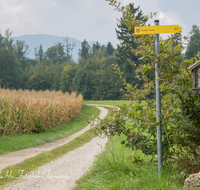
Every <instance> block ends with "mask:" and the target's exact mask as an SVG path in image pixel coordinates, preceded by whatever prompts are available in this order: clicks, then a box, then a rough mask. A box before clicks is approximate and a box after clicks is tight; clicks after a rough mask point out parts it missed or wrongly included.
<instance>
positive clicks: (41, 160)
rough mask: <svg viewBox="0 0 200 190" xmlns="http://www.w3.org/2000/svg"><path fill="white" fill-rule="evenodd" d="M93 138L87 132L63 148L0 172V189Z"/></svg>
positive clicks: (89, 132)
mask: <svg viewBox="0 0 200 190" xmlns="http://www.w3.org/2000/svg"><path fill="white" fill-rule="evenodd" d="M94 137H95V135H94V134H93V133H91V131H90V130H89V131H87V132H85V133H84V134H83V135H80V136H79V137H77V138H75V139H74V140H72V141H70V142H69V143H67V144H66V145H64V146H61V147H59V148H56V149H54V150H52V151H48V152H43V153H41V154H39V155H37V156H35V157H34V158H29V159H27V160H25V161H24V162H22V163H20V164H16V165H15V166H10V167H6V168H5V169H3V170H2V171H1V174H0V188H3V187H5V185H8V183H11V182H13V181H15V180H19V179H21V178H22V177H23V176H26V175H28V174H29V173H30V172H31V171H34V170H36V169H37V168H38V167H39V166H42V165H44V164H46V163H49V162H50V161H52V160H55V159H57V158H59V157H60V156H62V155H64V154H66V153H67V152H69V151H71V150H74V149H76V148H78V147H81V146H82V145H84V144H85V143H87V142H89V141H90V140H92V139H93V138H94ZM22 171H23V175H22ZM6 174H7V175H6Z"/></svg>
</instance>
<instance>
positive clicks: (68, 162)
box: [0, 107, 108, 190]
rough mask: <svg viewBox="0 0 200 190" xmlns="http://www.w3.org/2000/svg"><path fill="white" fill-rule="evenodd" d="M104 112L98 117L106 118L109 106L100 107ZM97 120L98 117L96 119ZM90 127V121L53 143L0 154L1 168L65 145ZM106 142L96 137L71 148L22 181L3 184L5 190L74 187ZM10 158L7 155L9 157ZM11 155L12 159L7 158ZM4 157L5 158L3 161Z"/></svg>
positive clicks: (67, 189) (43, 189)
mask: <svg viewBox="0 0 200 190" xmlns="http://www.w3.org/2000/svg"><path fill="white" fill-rule="evenodd" d="M98 108H99V109H100V110H101V112H100V115H99V117H100V118H101V119H103V118H105V116H106V115H107V113H108V110H107V109H105V108H103V107H98ZM95 123H96V121H95ZM90 128H91V125H88V126H86V127H85V128H84V129H82V130H81V131H79V132H77V133H74V134H73V135H71V136H69V137H66V138H64V139H60V140H58V141H55V142H53V143H47V144H45V145H42V146H38V147H34V148H30V149H25V150H21V151H17V152H13V153H9V154H6V155H1V156H0V160H1V165H0V167H1V168H4V167H6V166H9V165H14V164H16V163H20V162H22V161H23V160H24V159H27V158H30V157H34V156H36V155H37V154H39V153H41V152H43V151H49V150H52V149H55V148H57V147H59V146H62V145H64V144H66V143H68V142H69V141H71V140H73V139H74V138H76V137H78V136H80V135H81V134H83V133H84V132H86V131H87V130H89V129H90ZM106 142H107V138H105V137H95V138H93V139H92V140H91V141H90V142H88V143H86V144H84V145H83V146H81V147H79V148H77V149H75V150H73V151H70V152H68V153H67V154H65V155H64V156H62V157H60V158H58V159H56V160H54V161H51V162H50V163H48V164H46V165H44V166H41V167H39V168H38V170H37V171H34V172H32V173H30V174H28V175H27V176H25V177H24V178H20V182H19V183H17V184H14V183H15V182H14V183H13V185H9V186H8V187H6V188H4V189H5V190H11V189H12V190H18V189H20V190H35V189H39V190H46V189H48V190H51V189H52V190H55V189H59V190H62V189H63V190H72V189H74V188H75V187H76V183H75V182H76V181H77V180H78V179H79V178H80V177H81V176H82V175H83V174H84V173H85V171H87V169H88V168H89V167H90V166H91V165H92V163H93V161H94V159H95V156H96V155H97V154H99V153H100V152H101V151H102V150H103V149H104V146H105V144H106ZM6 158H7V159H6ZM8 158H9V159H8ZM2 160H3V162H2Z"/></svg>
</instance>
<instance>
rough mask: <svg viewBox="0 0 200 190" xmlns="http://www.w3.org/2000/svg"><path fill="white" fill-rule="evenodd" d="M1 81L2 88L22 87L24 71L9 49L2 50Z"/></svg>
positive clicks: (0, 61) (0, 58) (0, 62)
mask: <svg viewBox="0 0 200 190" xmlns="http://www.w3.org/2000/svg"><path fill="white" fill-rule="evenodd" d="M0 79H1V80H0V86H1V88H12V89H19V88H21V87H22V79H23V71H22V69H21V67H20V63H19V61H18V60H17V59H16V57H15V55H14V54H13V53H12V52H11V50H9V49H0Z"/></svg>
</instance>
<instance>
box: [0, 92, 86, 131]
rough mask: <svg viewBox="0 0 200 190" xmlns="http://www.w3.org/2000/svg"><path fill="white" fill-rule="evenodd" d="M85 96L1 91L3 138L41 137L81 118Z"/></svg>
mask: <svg viewBox="0 0 200 190" xmlns="http://www.w3.org/2000/svg"><path fill="white" fill-rule="evenodd" d="M82 101H83V97H82V95H79V96H78V97H76V93H72V94H70V95H69V94H68V93H65V94H63V93H62V92H61V91H58V92H55V91H39V92H38V91H34V90H32V91H29V90H24V91H23V90H8V89H0V135H10V134H23V133H39V132H42V131H44V130H45V129H48V128H53V127H56V126H60V125H63V124H66V123H67V122H68V121H71V120H73V119H74V118H75V117H77V116H78V115H79V113H80V112H81V109H82Z"/></svg>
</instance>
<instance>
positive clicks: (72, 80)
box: [0, 4, 200, 100]
mask: <svg viewBox="0 0 200 190" xmlns="http://www.w3.org/2000/svg"><path fill="white" fill-rule="evenodd" d="M129 5H130V12H132V14H133V15H135V16H136V19H140V20H142V19H141V18H142V11H141V10H139V8H134V5H133V4H129ZM120 19H121V20H123V19H125V17H124V15H122V17H121V18H120ZM142 22H143V23H142V25H146V22H147V20H143V21H142ZM133 32H134V31H133V30H129V29H128V27H127V26H126V25H125V24H123V22H119V24H118V25H117V28H116V35H117V39H118V40H119V41H120V42H121V43H122V44H123V45H118V46H117V48H116V49H115V48H114V47H113V45H112V44H111V42H108V43H107V44H106V45H100V43H99V42H98V41H97V42H96V43H94V44H93V45H92V46H91V47H90V46H89V44H88V42H87V41H86V40H84V41H83V42H82V43H81V49H80V50H79V59H78V61H74V60H73V57H72V51H73V47H74V46H75V44H70V43H69V42H68V39H67V38H66V39H65V40H64V41H63V42H57V43H56V44H54V45H53V46H51V47H49V48H48V49H47V51H46V52H44V51H43V47H42V44H38V45H39V47H36V48H35V58H34V59H30V58H28V54H29V46H28V45H27V44H26V42H25V41H20V40H16V41H14V40H13V39H12V37H11V35H12V32H10V30H9V29H7V30H6V31H5V33H4V35H2V34H0V87H1V88H9V89H30V90H31V89H34V90H56V91H58V90H61V91H63V92H66V91H68V92H70V93H71V92H72V91H76V92H77V94H79V93H81V94H82V95H83V97H84V99H85V100H117V99H123V94H122V92H120V89H123V88H124V86H123V80H122V79H120V78H119V77H118V75H117V74H116V73H115V72H114V70H113V68H112V67H111V65H117V66H119V68H120V71H121V72H123V77H124V78H125V79H126V82H127V83H129V84H131V85H135V84H138V88H139V87H140V81H138V79H136V78H135V73H134V70H135V68H134V66H133V65H130V64H129V63H130V61H131V62H133V61H134V65H135V66H138V65H139V64H140V63H141V61H140V60H139V59H138V57H136V56H135V55H134V53H133V51H132V49H131V48H130V47H132V48H137V46H138V44H136V43H135V42H134V39H131V40H130V38H129V37H128V34H131V33H133ZM181 40H182V35H181V33H178V34H175V35H174V45H176V44H178V42H181ZM198 51H200V30H199V27H198V26H196V25H193V27H192V30H191V32H190V38H189V39H188V46H187V50H186V52H185V54H186V58H188V59H189V58H191V57H193V56H194V55H195V54H196V53H198ZM152 77H153V75H152Z"/></svg>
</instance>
